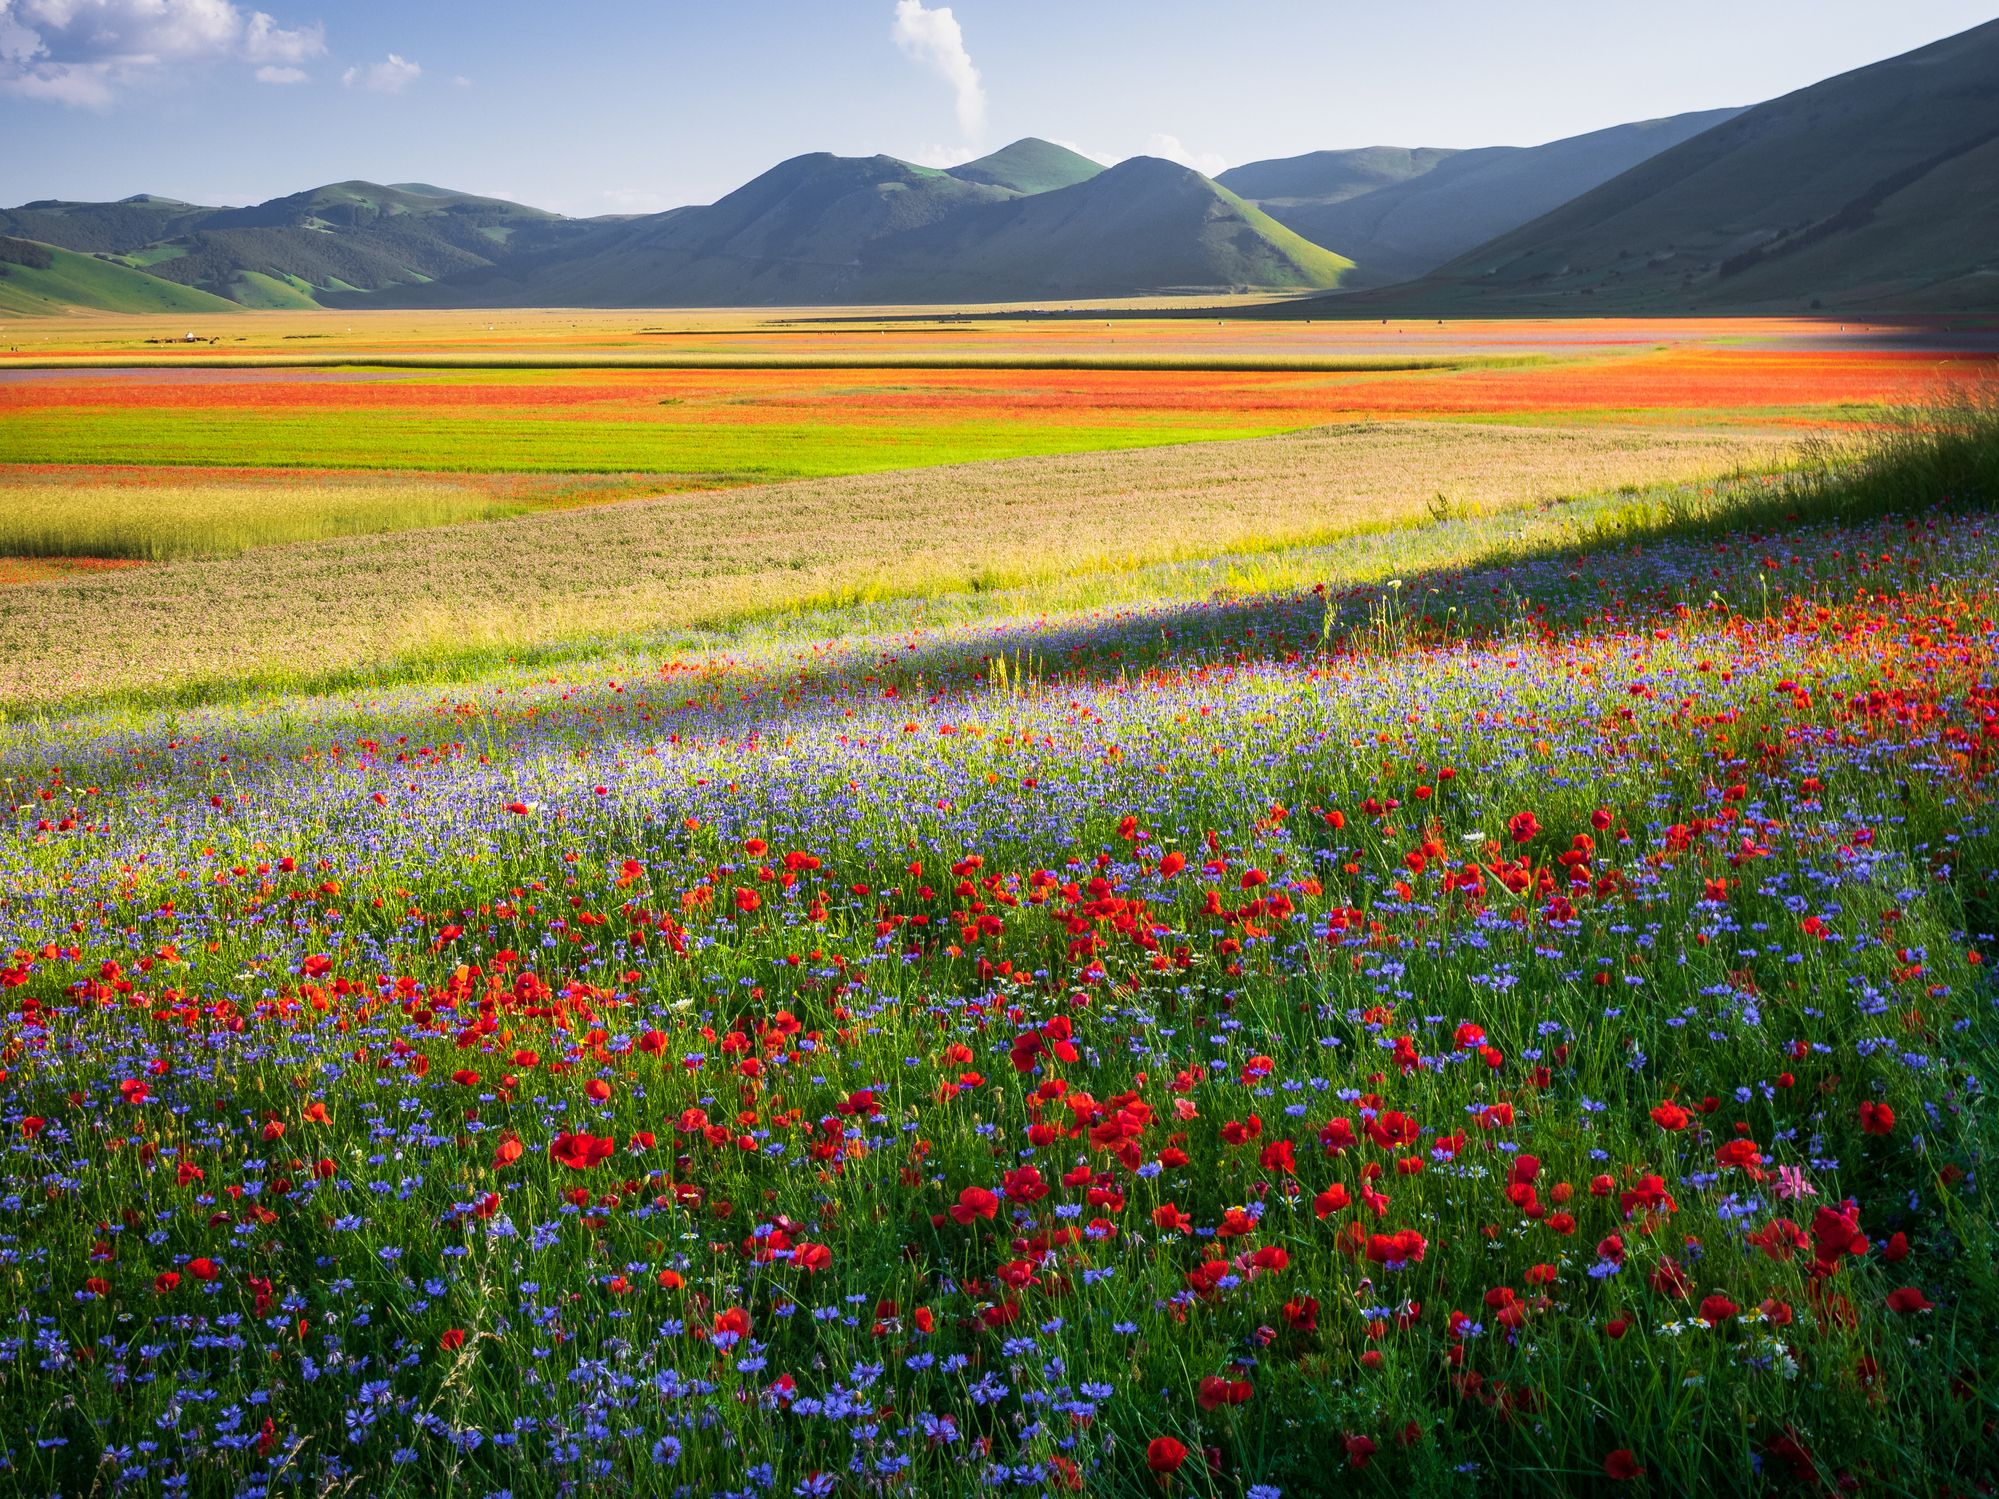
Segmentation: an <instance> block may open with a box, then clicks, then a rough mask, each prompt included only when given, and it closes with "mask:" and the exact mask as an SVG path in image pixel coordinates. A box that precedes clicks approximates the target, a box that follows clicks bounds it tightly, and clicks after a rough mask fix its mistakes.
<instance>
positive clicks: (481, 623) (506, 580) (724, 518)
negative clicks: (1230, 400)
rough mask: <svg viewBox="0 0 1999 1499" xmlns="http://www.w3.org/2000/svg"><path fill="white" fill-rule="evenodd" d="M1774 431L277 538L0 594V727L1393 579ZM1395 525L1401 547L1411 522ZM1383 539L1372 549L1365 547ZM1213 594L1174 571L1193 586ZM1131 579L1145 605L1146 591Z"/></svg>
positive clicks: (804, 494) (1139, 463) (881, 479)
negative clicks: (1131, 592) (1425, 543)
mask: <svg viewBox="0 0 1999 1499" xmlns="http://www.w3.org/2000/svg"><path fill="white" fill-rule="evenodd" d="M1785 452H1786V445H1785V443H1784V442H1783V441H1782V440H1781V439H1779V438H1777V437H1775V436H1773V435H1769V434H1761V433H1752V432H1740V433H1728V434H1722V435H1717V436H1682V435H1677V434H1672V433H1655V432H1631V431H1618V430H1610V429H1605V430H1599V431H1588V432H1565V431H1550V430H1531V429H1520V428H1508V427H1499V426H1480V425H1455V426H1452V425H1436V424H1425V423H1384V424H1381V425H1378V426H1372V427H1348V428H1335V429H1331V430H1328V431H1323V432H1311V433H1303V434H1299V435H1296V436H1286V437H1277V438H1270V439H1265V440H1261V441H1258V440H1250V441H1243V442H1229V443H1214V444H1196V445H1190V446H1184V447H1173V448H1160V449H1154V450H1151V451H1145V452H1121V453H1087V454H1073V455H1057V456H1044V457H1034V458H1025V459H1021V460H1018V461H1015V462H1006V463H989V464H977V465H967V466H964V467H961V468H956V469H950V470H918V471H913V472H901V473H888V474H874V475H855V476H847V477H843V478H831V479H818V480H811V481H806V482H798V483H790V484H778V485H770V486H767V487H764V488H762V489H756V490H738V491H735V492H729V493H723V492H715V491H707V492H695V493H689V494H683V495H678V496H674V497H672V498H669V499H663V500H657V501H646V502H641V503H635V504H629V505H615V506H600V507H596V508H591V509H569V510H563V511H561V512H559V513H548V514H536V515H530V516H525V517H520V518H516V519H510V520H499V521H494V522H491V523H489V524H486V525H481V526H442V527H437V528H433V529H430V530H427V531H421V532H415V533H405V534H403V535H397V536H357V537H350V538H346V539H334V540H326V541H319V542H309V543H302V544H298V545H291V546H272V547H265V548H262V549H260V550H256V551H252V552H249V553H246V554H244V555H241V556H236V557H225V558H220V559H215V560H206V561H186V562H175V563H168V564H165V565H161V566H158V567H145V568H139V569H135V570H132V571H130V572H126V573H123V574H120V575H119V576H117V577H115V578H108V579H64V580H61V581H55V582H48V583H43V584H41V585H39V586H36V587H31V588H13V589H5V590H0V707H12V708H15V709H21V708H26V707H29V706H32V705H35V704H46V703H50V702H55V701H60V700H63V699H66V698H72V697H77V696H85V697H102V696H114V697H116V696H133V695H136V696H139V697H146V696H151V695H158V694H167V695H173V694H176V693H181V692H187V691H198V692H210V691H217V690H227V688H228V686H229V684H231V683H239V684H240V683H255V682H262V683H266V684H271V683H278V684H289V685H292V686H299V685H301V684H311V683H314V682H320V681H324V680H326V679H329V678H333V679H339V678H342V677H344V676H361V677H368V676H372V675H375V674H386V675H388V676H390V677H394V676H397V675H399V674H404V673H409V672H417V673H425V672H429V671H432V670H435V669H438V668H439V664H440V663H444V664H446V665H449V666H450V667H452V668H453V669H457V668H460V667H466V666H467V663H468V661H469V662H472V663H474V664H476V663H478V662H486V663H488V664H490V663H493V662H498V661H504V660H506V659H507V658H509V657H513V656H517V655H521V654H527V655H530V656H532V655H534V654H536V653H539V652H543V651H548V650H571V649H576V648H580V647H582V646H585V645H588V644H589V643H591V642H593V641H594V642H596V643H597V644H598V645H600V646H601V645H602V644H603V643H604V642H606V641H615V640H617V639H619V638H621V637H626V636H631V635H633V634H635V633H636V634H646V633H657V632H661V631H667V632H671V631H673V630H676V629H684V628H688V627H695V626H714V625H719V624H727V623H731V622H736V621H741V620H743V619H746V618H758V617H763V616H771V615H779V616H796V615H798V614H800V613H801V612H805V611H810V610H813V609H819V608H825V607H828V606H838V605H845V604H853V603H856V602H863V603H864V602H867V601H870V600H890V599H896V598H906V597H917V598H926V597H927V598H937V597H943V596H945V595H951V594H955V593H966V592H969V593H971V594H978V593H982V592H985V591H989V590H992V589H995V588H1009V587H1019V586H1023V585H1039V586H1054V585H1062V586H1069V585H1070V584H1072V583H1076V582H1077V581H1078V580H1080V582H1081V584H1082V585H1084V586H1086V587H1087V588H1088V590H1089V592H1088V595H1087V598H1086V599H1085V602H1101V601H1102V599H1103V597H1104V596H1105V595H1104V593H1103V589H1104V586H1105V585H1104V583H1103V580H1104V579H1106V578H1114V577H1116V576H1118V575H1121V574H1125V573H1129V572H1130V571H1132V570H1133V569H1138V568H1144V567H1148V566H1151V565H1155V564H1160V563H1172V562H1177V561H1181V560H1184V559H1214V558H1221V559H1224V561H1227V560H1228V559H1231V558H1236V559H1243V561H1244V565H1245V566H1248V567H1250V568H1251V569H1252V571H1253V570H1254V568H1255V566H1256V565H1257V564H1256V563H1255V562H1254V559H1255V558H1256V557H1257V556H1259V555H1260V554H1262V553H1263V552H1265V551H1267V550H1269V549H1270V548H1272V547H1278V546H1284V545H1292V544H1298V543H1303V542H1323V541H1331V540H1336V539H1337V540H1341V541H1342V544H1343V546H1345V547H1346V548H1347V549H1348V552H1347V557H1346V565H1347V566H1349V567H1353V568H1357V569H1359V570H1361V571H1362V572H1366V573H1379V575H1382V576H1387V575H1389V571H1390V570H1392V569H1395V568H1397V567H1400V566H1403V565H1405V563H1404V561H1403V560H1402V559H1404V558H1405V557H1406V555H1407V548H1408V546H1409V544H1410V539H1411V537H1412V536H1414V535H1415V534H1416V531H1417V530H1418V529H1423V528H1433V527H1435V526H1437V524H1438V521H1439V519H1440V518H1441V520H1442V521H1443V522H1444V523H1445V524H1444V526H1443V528H1442V529H1440V530H1436V531H1435V534H1434V535H1431V533H1430V531H1428V530H1424V534H1425V535H1426V536H1430V539H1431V544H1432V550H1436V551H1441V552H1442V553H1443V554H1445V555H1448V554H1449V552H1450V550H1451V548H1452V547H1466V546H1476V547H1481V548H1486V549H1490V548H1491V547H1493V546H1495V545H1497V544H1499V537H1500V536H1501V534H1502V533H1504V534H1506V535H1508V536H1512V537H1513V538H1514V540H1516V541H1518V542H1519V544H1521V545H1532V544H1535V540H1536V538H1537V537H1538V538H1540V540H1541V542H1542V543H1543V544H1545V543H1547V542H1548V541H1550V540H1560V539H1564V538H1567V539H1572V537H1571V532H1570V526H1571V516H1570V515H1569V513H1568V512H1550V513H1549V514H1547V515H1546V516H1541V517H1540V518H1538V519H1531V520H1523V521H1522V522H1521V524H1522V525H1523V526H1525V527H1526V529H1525V530H1524V531H1521V532H1519V533H1517V534H1516V533H1514V532H1512V531H1508V530H1507V529H1506V526H1507V524H1508V523H1506V522H1505V521H1504V518H1505V517H1507V516H1515V515H1519V516H1524V515H1527V514H1528V511H1527V510H1526V509H1525V508H1523V507H1530V506H1532V505H1533V504H1534V502H1537V501H1552V500H1556V499H1561V498H1564V497H1568V496H1586V495H1606V496H1609V499H1608V500H1607V502H1606V504H1607V506H1608V509H1607V510H1606V512H1605V513H1615V512H1616V510H1617V507H1618V506H1619V504H1621V503H1622V502H1621V501H1620V500H1619V499H1618V498H1617V497H1616V495H1615V494H1614V493H1613V492H1614V491H1618V490H1621V489H1622V490H1628V491H1629V492H1630V493H1632V494H1636V493H1638V492H1639V491H1641V490H1643V489H1646V488H1649V487H1652V486H1656V485H1659V484H1662V483H1668V484H1670V483H1675V482H1686V481H1701V480H1708V479H1712V478H1714V477H1716V476H1719V475H1722V474H1725V473H1727V472H1730V471H1732V470H1735V469H1737V468H1740V467H1749V468H1763V467H1767V466H1770V465H1773V464H1776V463H1779V462H1781V461H1782V459H1783V457H1784V455H1785ZM1412 528H1415V529H1412ZM1370 535H1378V536H1379V538H1380V542H1379V545H1372V544H1368V543H1366V542H1365V538H1367V537H1368V536H1370ZM1218 581H1221V579H1220V578H1219V577H1218V576H1217V575H1216V574H1214V573H1213V572H1212V571H1208V570H1198V569H1197V570H1196V571H1195V572H1194V573H1193V574H1191V575H1190V576H1189V577H1188V578H1187V579H1185V580H1182V582H1181V583H1180V584H1179V585H1178V586H1181V587H1184V588H1187V589H1190V590H1192V591H1194V592H1196V593H1199V592H1203V591H1206V590H1209V589H1212V588H1213V587H1214V586H1216V584H1217V582H1218ZM1148 586H1149V587H1151V588H1153V589H1155V590H1156V589H1157V588H1158V587H1160V586H1162V585H1160V584H1158V583H1157V582H1156V581H1155V582H1154V583H1152V584H1150V585H1148Z"/></svg>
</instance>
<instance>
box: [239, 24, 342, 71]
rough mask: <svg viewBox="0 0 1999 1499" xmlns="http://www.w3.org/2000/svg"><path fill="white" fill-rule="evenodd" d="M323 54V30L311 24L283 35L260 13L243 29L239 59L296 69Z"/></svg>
mask: <svg viewBox="0 0 1999 1499" xmlns="http://www.w3.org/2000/svg"><path fill="white" fill-rule="evenodd" d="M325 51H326V28H325V27H324V26H322V25H321V24H320V23H319V22H317V21H314V22H313V23H312V24H311V25H310V26H300V27H297V28H296V29H294V30H291V31H287V30H285V28H284V27H282V26H280V25H279V24H278V23H277V22H276V21H274V20H272V19H271V18H270V17H269V16H267V15H265V14H264V13H263V12H262V11H261V10H260V11H255V12H253V13H252V14H251V16H250V22H249V24H248V25H247V26H245V27H244V28H243V55H244V56H245V57H247V58H248V59H249V60H250V61H251V62H261V63H270V64H272V65H274V66H277V67H297V66H298V65H299V64H300V63H302V62H307V61H310V60H311V59H312V58H315V57H319V56H321V55H322V54H324V53H325Z"/></svg>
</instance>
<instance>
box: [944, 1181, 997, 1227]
mask: <svg viewBox="0 0 1999 1499" xmlns="http://www.w3.org/2000/svg"><path fill="white" fill-rule="evenodd" d="M998 1212H999V1197H998V1195H997V1194H996V1193H993V1192H988V1191H987V1190H986V1189H985V1188H984V1187H967V1188H965V1190H964V1191H962V1192H960V1193H959V1194H958V1200H957V1201H956V1202H954V1203H952V1204H951V1216H952V1218H953V1219H955V1220H956V1221H957V1222H959V1223H970V1222H971V1221H972V1220H973V1219H974V1218H991V1217H993V1216H994V1215H995V1214H996V1213H998Z"/></svg>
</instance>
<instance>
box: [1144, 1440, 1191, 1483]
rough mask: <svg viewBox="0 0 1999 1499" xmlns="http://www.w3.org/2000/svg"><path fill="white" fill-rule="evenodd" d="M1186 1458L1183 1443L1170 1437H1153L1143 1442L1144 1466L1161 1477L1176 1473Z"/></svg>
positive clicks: (1185, 1449)
mask: <svg viewBox="0 0 1999 1499" xmlns="http://www.w3.org/2000/svg"><path fill="white" fill-rule="evenodd" d="M1186 1460H1187V1448H1186V1446H1185V1444H1183V1443H1181V1442H1177V1441H1175V1440H1174V1439H1173V1438H1172V1437H1154V1438H1153V1439H1152V1440H1151V1441H1150V1442H1147V1443H1146V1444H1145V1466H1146V1467H1148V1468H1150V1469H1151V1470H1152V1471H1153V1472H1154V1473H1155V1474H1157V1475H1158V1476H1159V1477H1161V1478H1165V1477H1167V1476H1168V1475H1169V1474H1172V1473H1177V1472H1178V1471H1179V1470H1180V1464H1182V1463H1184V1462H1185V1461H1186Z"/></svg>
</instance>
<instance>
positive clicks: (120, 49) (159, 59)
mask: <svg viewBox="0 0 1999 1499" xmlns="http://www.w3.org/2000/svg"><path fill="white" fill-rule="evenodd" d="M325 52H326V31H325V28H324V27H323V26H321V24H320V23H319V22H317V21H314V22H312V23H310V24H309V25H304V26H284V25H281V24H279V22H278V21H277V20H275V19H274V18H273V17H271V16H269V15H267V14H266V13H265V12H263V11H260V10H258V11H250V12H247V13H246V12H245V11H244V10H243V9H242V8H241V7H239V6H237V5H235V4H233V3H231V0H0V91H4V92H6V93H10V94H15V95H19V96H21V97H25V98H30V99H46V100H50V101H52V102H55V103H61V104H74V105H82V106H86V107H89V108H98V109H101V108H104V107H105V106H107V105H109V104H112V103H114V102H115V101H116V99H117V98H118V96H119V94H120V93H121V92H123V91H124V90H126V89H127V88H129V87H131V86H133V85H136V84H140V83H144V82H147V81H151V80H156V79H159V78H162V77H165V76H167V75H168V74H169V73H170V72H171V71H173V70H174V69H177V68H181V69H184V68H188V67H192V66H196V65H201V64H207V63H215V62H237V63H248V64H253V65H256V66H257V69H258V72H257V76H258V77H259V78H261V79H263V80H264V81H265V82H286V83H289V82H297V81H300V80H302V79H303V78H304V76H305V73H304V70H303V69H302V68H300V67H299V64H300V63H304V62H309V61H311V60H312V59H313V58H315V57H320V56H323V55H324V54H325ZM266 74H271V75H273V76H270V77H266V76H265V75H266ZM293 74H296V75H297V76H296V77H293V76H290V75H293Z"/></svg>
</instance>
